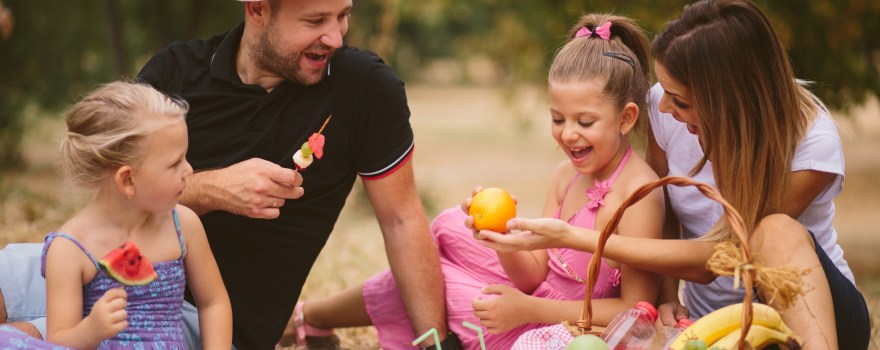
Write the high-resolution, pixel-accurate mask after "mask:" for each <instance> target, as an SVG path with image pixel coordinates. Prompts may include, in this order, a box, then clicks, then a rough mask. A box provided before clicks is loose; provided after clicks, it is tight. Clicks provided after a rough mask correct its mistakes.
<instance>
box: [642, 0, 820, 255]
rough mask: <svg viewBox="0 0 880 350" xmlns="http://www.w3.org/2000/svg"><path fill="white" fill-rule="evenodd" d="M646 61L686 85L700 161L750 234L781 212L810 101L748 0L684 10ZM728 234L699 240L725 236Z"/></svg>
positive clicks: (711, 1)
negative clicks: (698, 135)
mask: <svg viewBox="0 0 880 350" xmlns="http://www.w3.org/2000/svg"><path fill="white" fill-rule="evenodd" d="M651 53H652V54H653V56H654V60H655V61H656V62H657V63H658V64H660V65H662V66H663V67H664V68H665V69H666V71H668V72H669V75H670V76H671V77H672V78H673V79H675V80H677V81H678V82H679V83H681V84H684V85H685V86H687V87H688V89H689V90H690V92H691V105H692V106H691V108H694V109H695V112H696V113H697V115H699V124H700V128H701V129H700V130H701V132H702V133H703V137H702V140H701V145H702V147H703V151H704V152H703V153H704V154H705V155H704V156H703V159H701V160H700V162H699V163H698V164H697V165H696V167H695V168H694V169H693V171H692V174H695V173H697V172H699V171H700V170H701V169H702V168H703V166H705V164H706V161H710V162H711V163H712V167H713V169H712V170H713V172H714V174H715V183H716V185H717V186H718V189H719V191H720V192H721V194H722V195H723V196H724V197H725V198H726V199H727V200H728V201H729V202H730V203H731V205H733V207H734V208H736V209H737V210H738V211H739V212H740V214H741V215H742V216H743V219H744V221H745V224H746V231H747V232H751V231H752V230H754V228H755V225H756V224H757V222H758V221H759V220H760V219H761V218H763V217H764V216H766V215H768V214H772V213H778V212H780V211H781V210H782V207H783V201H784V199H785V196H786V191H787V188H788V186H789V181H790V178H791V163H792V159H793V158H794V154H795V150H796V149H797V145H798V144H799V143H800V140H801V139H802V138H803V136H804V134H805V133H806V130H807V128H808V126H809V125H810V122H811V121H812V119H813V118H814V116H815V115H816V108H817V105H820V104H818V102H817V101H818V100H816V99H815V97H814V96H813V94H812V93H810V92H809V91H808V90H806V89H805V88H804V87H803V86H801V85H799V84H798V82H797V81H796V80H795V77H794V71H793V70H792V67H791V64H790V63H789V60H788V56H787V55H786V53H785V50H784V48H783V46H782V43H781V42H780V40H779V37H778V36H777V34H776V32H775V31H774V29H773V26H772V25H771V23H770V21H769V20H768V19H767V17H766V16H765V15H764V13H762V12H761V10H760V9H759V8H758V7H757V6H755V4H753V3H752V2H750V1H748V0H702V1H698V2H696V3H694V4H691V5H688V6H686V7H685V8H684V11H683V13H682V15H681V17H679V18H677V19H675V20H672V21H670V22H668V23H667V24H666V27H665V28H664V29H663V31H662V32H661V33H660V34H659V35H657V37H655V38H654V41H653V43H652V45H651ZM727 231H728V230H720V231H715V232H714V233H713V234H710V235H708V236H707V237H706V238H707V239H720V238H726V237H727V235H728V234H729V232H727Z"/></svg>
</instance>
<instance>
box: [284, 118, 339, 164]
mask: <svg viewBox="0 0 880 350" xmlns="http://www.w3.org/2000/svg"><path fill="white" fill-rule="evenodd" d="M331 117H333V115H332V114H331V115H330V116H328V117H327V120H325V121H324V125H321V129H318V132H316V133H313V134H312V135H311V136H309V140H308V141H306V142H305V143H303V144H302V146H300V148H299V150H297V151H296V153H294V155H293V163H294V164H295V165H296V170H299V171H302V170H305V169H306V168H308V167H309V165H311V164H312V162H313V161H314V158H312V155H314V156H315V157H317V158H318V159H321V157H323V156H324V141H325V138H324V135H321V132H322V131H324V127H326V126H327V123H328V122H330V118H331Z"/></svg>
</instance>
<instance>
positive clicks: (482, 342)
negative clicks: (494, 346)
mask: <svg viewBox="0 0 880 350" xmlns="http://www.w3.org/2000/svg"><path fill="white" fill-rule="evenodd" d="M461 324H462V325H463V326H465V327H467V328H470V329H473V330H475V331H477V336H478V337H480V349H482V350H486V341H485V340H483V329H482V328H480V327H479V326H475V325H474V324H473V323H470V322H468V321H464V322H462V323H461Z"/></svg>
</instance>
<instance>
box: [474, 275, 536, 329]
mask: <svg viewBox="0 0 880 350" xmlns="http://www.w3.org/2000/svg"><path fill="white" fill-rule="evenodd" d="M482 292H483V294H487V295H491V296H489V297H488V298H486V297H485V296H477V297H476V298H474V300H473V303H472V304H473V307H474V315H475V316H477V317H478V318H479V319H480V324H482V325H483V326H486V328H487V329H488V330H489V333H492V334H500V333H503V332H506V331H509V330H511V329H514V328H516V327H519V326H520V325H522V324H524V323H526V316H525V315H523V311H525V310H529V309H530V308H529V307H528V306H527V303H528V301H529V300H528V299H529V296H528V295H525V294H523V292H521V291H520V290H519V289H516V288H513V287H511V286H506V285H502V284H495V285H491V286H488V287H486V288H483V290H482Z"/></svg>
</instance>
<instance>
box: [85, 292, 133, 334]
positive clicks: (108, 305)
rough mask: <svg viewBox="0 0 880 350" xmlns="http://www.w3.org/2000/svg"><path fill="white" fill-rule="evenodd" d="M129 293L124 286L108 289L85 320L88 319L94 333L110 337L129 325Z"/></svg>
mask: <svg viewBox="0 0 880 350" xmlns="http://www.w3.org/2000/svg"><path fill="white" fill-rule="evenodd" d="M127 305H128V294H127V293H126V292H125V289H123V288H122V287H119V288H113V289H110V290H108V291H107V292H106V293H104V295H102V296H101V298H100V299H98V301H97V302H95V306H93V307H92V311H91V312H90V313H89V315H88V316H86V318H85V320H84V321H88V324H89V326H90V327H89V328H91V330H92V334H94V335H95V336H96V337H99V338H101V339H102V340H103V339H108V338H110V337H113V336H114V335H116V334H117V333H119V332H122V331H123V330H124V329H125V328H126V327H128V313H127V312H126V311H125V307H126V306H127Z"/></svg>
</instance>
